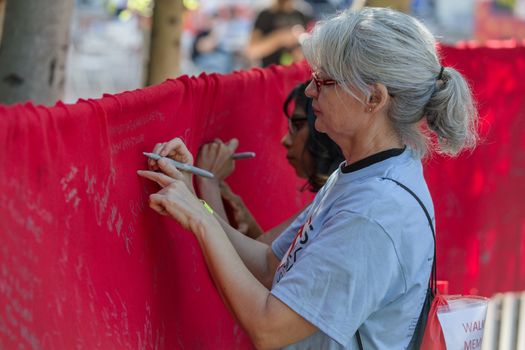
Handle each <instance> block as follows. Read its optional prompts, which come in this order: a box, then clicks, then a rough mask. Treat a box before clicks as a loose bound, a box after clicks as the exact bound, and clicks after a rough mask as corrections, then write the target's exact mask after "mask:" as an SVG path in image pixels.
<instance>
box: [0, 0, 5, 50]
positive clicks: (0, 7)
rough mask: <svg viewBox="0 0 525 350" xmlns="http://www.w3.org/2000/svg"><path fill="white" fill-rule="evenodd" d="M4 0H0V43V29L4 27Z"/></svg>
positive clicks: (0, 36) (0, 31)
mask: <svg viewBox="0 0 525 350" xmlns="http://www.w3.org/2000/svg"><path fill="white" fill-rule="evenodd" d="M5 1H6V0H0V43H1V42H2V29H4V13H5Z"/></svg>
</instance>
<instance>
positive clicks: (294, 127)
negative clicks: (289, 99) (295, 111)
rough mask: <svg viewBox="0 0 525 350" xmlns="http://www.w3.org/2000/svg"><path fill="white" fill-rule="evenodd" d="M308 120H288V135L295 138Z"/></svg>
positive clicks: (302, 118) (300, 118)
mask: <svg viewBox="0 0 525 350" xmlns="http://www.w3.org/2000/svg"><path fill="white" fill-rule="evenodd" d="M307 120H308V118H306V117H294V116H292V117H291V118H288V133H290V136H294V135H295V134H297V133H298V132H299V130H301V129H302V128H303V127H304V126H305V125H306V121H307Z"/></svg>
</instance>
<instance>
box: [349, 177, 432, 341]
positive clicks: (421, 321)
mask: <svg viewBox="0 0 525 350" xmlns="http://www.w3.org/2000/svg"><path fill="white" fill-rule="evenodd" d="M382 179H384V180H390V181H392V182H394V183H395V184H397V185H398V186H399V187H401V188H402V189H404V190H405V191H407V192H408V193H410V194H411V195H412V197H414V198H415V199H416V201H417V202H418V203H419V205H420V206H421V208H422V209H423V211H424V212H425V215H426V217H427V220H428V224H429V226H430V229H431V230H432V238H434V260H433V262H432V272H431V274H430V280H429V281H428V285H429V287H428V288H429V292H430V293H427V297H426V299H425V304H429V305H430V299H429V298H433V297H434V295H436V292H437V271H436V231H435V230H434V224H433V223H432V217H431V216H430V214H429V213H428V210H427V208H426V207H425V205H424V204H423V202H422V201H421V199H419V197H418V196H417V195H416V194H415V193H414V192H413V191H412V190H411V189H410V188H408V187H406V186H405V185H403V184H402V183H401V182H399V181H397V180H394V179H391V178H389V177H383V178H382ZM428 294H430V295H428ZM425 309H428V307H425V305H424V307H423V312H424V311H425ZM421 316H423V313H422V314H421V315H420V316H419V320H418V326H420V325H421V326H423V327H424V325H425V324H426V319H425V320H422V318H421ZM416 333H417V327H416V330H415V331H414V336H415V335H416ZM355 337H356V339H357V345H358V347H359V350H364V348H363V341H362V340H361V334H360V333H359V329H358V330H357V331H356V332H355ZM413 338H414V337H413ZM413 340H414V339H412V340H411V341H410V343H413Z"/></svg>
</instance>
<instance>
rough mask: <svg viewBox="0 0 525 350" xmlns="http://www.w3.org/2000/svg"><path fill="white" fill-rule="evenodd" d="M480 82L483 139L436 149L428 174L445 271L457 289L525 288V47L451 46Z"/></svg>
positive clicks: (449, 51) (454, 59) (486, 292)
mask: <svg viewBox="0 0 525 350" xmlns="http://www.w3.org/2000/svg"><path fill="white" fill-rule="evenodd" d="M442 54H443V57H444V64H445V65H451V66H454V67H455V68H456V69H458V70H459V71H460V72H462V73H463V74H464V75H465V76H466V77H467V78H468V80H469V82H470V84H471V86H472V87H473V88H474V91H475V95H476V99H477V101H478V107H479V112H480V116H481V122H480V134H481V141H480V144H479V146H478V147H477V148H476V150H475V151H474V152H473V153H471V154H470V153H466V154H464V155H462V156H460V157H459V158H455V159H447V158H445V159H443V158H442V157H434V159H432V160H430V161H428V163H427V166H426V169H425V175H426V178H427V181H428V183H429V186H430V190H431V193H432V196H433V199H434V204H435V209H436V220H437V241H438V265H437V266H438V278H439V279H444V280H448V281H450V284H449V292H450V293H451V294H454V293H463V294H468V293H471V294H480V295H483V296H487V297H490V296H492V294H494V293H495V292H499V291H512V290H523V289H525V200H524V198H525V181H524V179H525V177H524V176H525V152H524V151H525V48H524V47H511V48H487V47H468V46H464V47H457V48H453V47H444V48H443V49H442Z"/></svg>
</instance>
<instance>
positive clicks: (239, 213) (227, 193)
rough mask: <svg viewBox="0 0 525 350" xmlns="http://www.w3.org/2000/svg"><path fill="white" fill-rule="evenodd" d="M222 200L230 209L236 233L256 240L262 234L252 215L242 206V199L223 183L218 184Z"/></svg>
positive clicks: (244, 205)
mask: <svg viewBox="0 0 525 350" xmlns="http://www.w3.org/2000/svg"><path fill="white" fill-rule="evenodd" d="M220 189H221V196H222V200H223V201H224V202H226V203H228V204H229V206H230V207H231V209H232V214H233V219H234V220H235V223H236V228H237V230H238V231H240V232H242V233H244V234H245V235H246V236H248V237H251V238H253V239H257V238H258V237H259V236H260V235H262V234H263V233H264V231H263V230H262V228H261V227H260V226H259V224H258V223H257V221H255V218H254V217H253V215H252V213H251V212H250V210H248V208H247V207H246V204H244V201H243V200H242V198H241V197H240V196H238V195H236V194H235V193H233V191H232V190H231V188H230V186H228V184H227V183H226V182H224V181H221V182H220Z"/></svg>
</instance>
